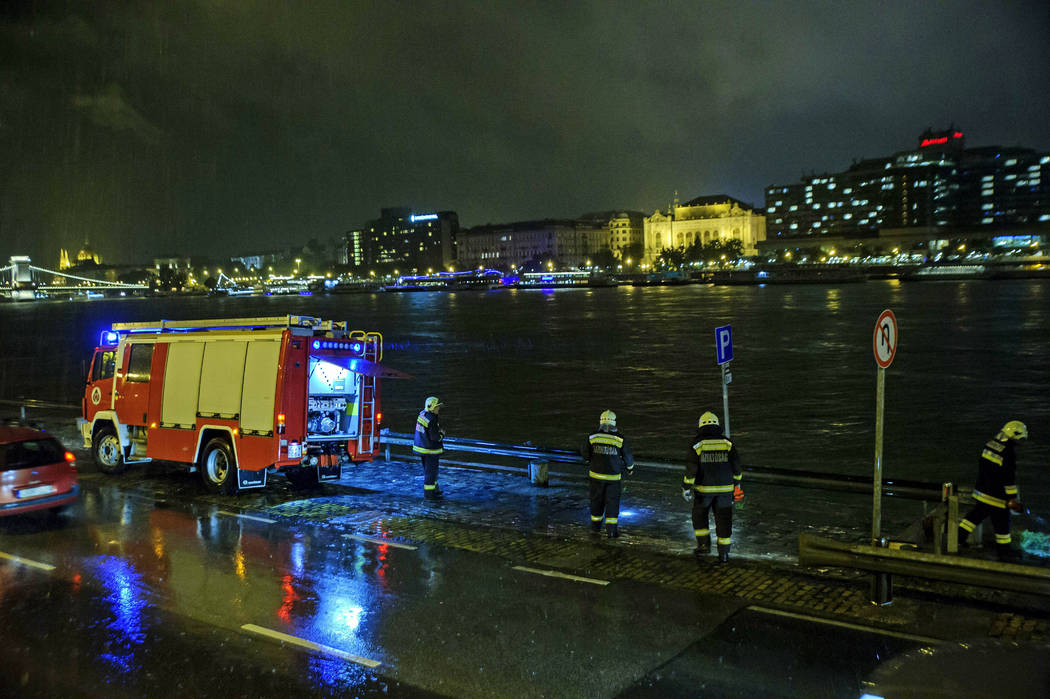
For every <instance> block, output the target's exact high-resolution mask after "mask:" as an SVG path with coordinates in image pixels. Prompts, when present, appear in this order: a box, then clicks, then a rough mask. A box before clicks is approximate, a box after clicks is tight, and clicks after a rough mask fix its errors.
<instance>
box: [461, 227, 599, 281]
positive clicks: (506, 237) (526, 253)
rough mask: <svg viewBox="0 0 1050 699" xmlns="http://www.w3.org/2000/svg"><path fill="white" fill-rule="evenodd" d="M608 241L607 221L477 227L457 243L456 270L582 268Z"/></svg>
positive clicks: (467, 231) (464, 234) (468, 231)
mask: <svg viewBox="0 0 1050 699" xmlns="http://www.w3.org/2000/svg"><path fill="white" fill-rule="evenodd" d="M609 242H610V237H609V228H608V220H604V219H597V220H576V219H543V220H540V221H518V222H515V223H504V224H488V225H484V226H476V227H474V228H471V229H469V230H466V231H464V232H463V234H462V235H461V236H460V240H459V262H458V264H459V267H460V268H463V269H466V268H471V267H479V266H482V267H486V268H497V269H503V270H510V269H513V268H522V267H524V266H526V265H527V264H529V263H538V262H552V263H553V264H554V265H555V266H557V267H558V268H565V267H583V266H585V265H587V264H588V262H589V261H592V259H591V258H593V257H594V256H595V255H596V254H597V252H598V251H599V250H602V249H603V248H608V247H609Z"/></svg>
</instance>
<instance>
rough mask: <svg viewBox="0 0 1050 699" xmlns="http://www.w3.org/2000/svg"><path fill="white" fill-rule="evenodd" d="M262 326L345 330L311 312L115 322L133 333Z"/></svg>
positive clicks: (117, 328)
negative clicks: (302, 314) (312, 315)
mask: <svg viewBox="0 0 1050 699" xmlns="http://www.w3.org/2000/svg"><path fill="white" fill-rule="evenodd" d="M252 328H256V329H262V328H312V329H317V330H336V331H338V330H345V328H346V323H345V322H333V321H330V320H321V319H320V318H314V317H311V316H297V315H287V316H266V317H262V318H215V319H211V320H159V321H151V322H146V323H113V330H115V331H117V332H132V333H147V332H151V333H159V332H165V331H168V330H177V331H182V332H186V331H191V330H244V329H252Z"/></svg>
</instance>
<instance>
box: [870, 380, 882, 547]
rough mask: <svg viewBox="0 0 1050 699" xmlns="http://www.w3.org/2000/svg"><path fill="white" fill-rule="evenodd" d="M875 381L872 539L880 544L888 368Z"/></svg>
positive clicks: (875, 543) (876, 543)
mask: <svg viewBox="0 0 1050 699" xmlns="http://www.w3.org/2000/svg"><path fill="white" fill-rule="evenodd" d="M877 371H878V379H877V380H876V382H875V386H876V388H875V476H874V482H873V483H872V493H873V495H874V498H873V500H872V505H871V540H872V542H873V543H874V545H875V546H878V545H879V538H880V537H881V536H882V413H883V408H884V407H885V403H886V370H885V369H883V368H882V367H879V368H878V369H877Z"/></svg>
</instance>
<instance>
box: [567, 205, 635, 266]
mask: <svg viewBox="0 0 1050 699" xmlns="http://www.w3.org/2000/svg"><path fill="white" fill-rule="evenodd" d="M580 221H581V222H590V223H595V224H598V225H599V226H602V227H603V228H605V230H606V231H607V234H608V236H607V237H608V240H606V241H605V247H607V248H609V251H610V252H611V253H612V255H613V256H614V257H615V258H616V259H618V260H626V259H629V258H632V257H633V258H634V259H635V260H641V258H642V252H643V249H644V245H645V214H644V213H642V212H641V211H627V210H620V211H602V212H598V213H591V214H584V215H583V216H580Z"/></svg>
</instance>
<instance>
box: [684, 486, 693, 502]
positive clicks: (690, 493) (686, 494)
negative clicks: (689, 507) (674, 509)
mask: <svg viewBox="0 0 1050 699" xmlns="http://www.w3.org/2000/svg"><path fill="white" fill-rule="evenodd" d="M682 499H683V500H685V501H686V502H692V500H693V490H692V488H690V489H688V490H683V491H682Z"/></svg>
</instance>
